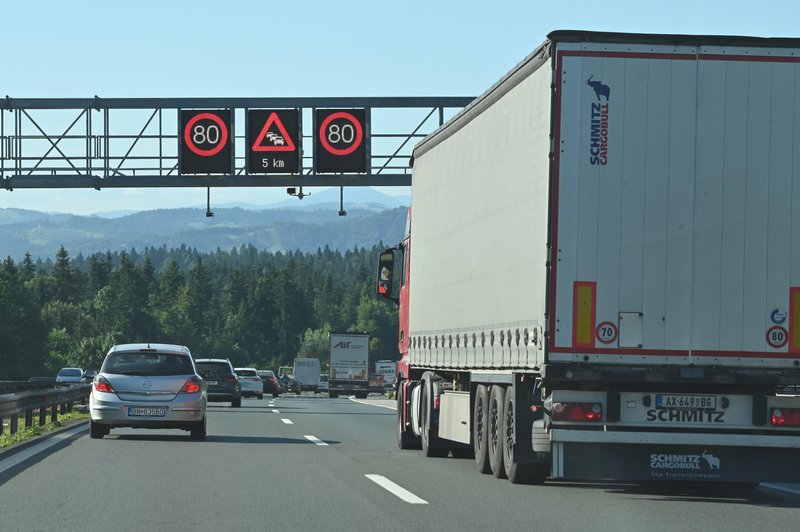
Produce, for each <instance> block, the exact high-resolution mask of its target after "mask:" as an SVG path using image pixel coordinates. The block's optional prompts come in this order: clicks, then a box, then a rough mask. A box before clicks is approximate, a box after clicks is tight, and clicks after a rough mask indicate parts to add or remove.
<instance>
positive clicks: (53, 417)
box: [50, 405, 58, 423]
mask: <svg viewBox="0 0 800 532" xmlns="http://www.w3.org/2000/svg"><path fill="white" fill-rule="evenodd" d="M56 421H58V406H56V405H53V406H51V407H50V423H55V422H56Z"/></svg>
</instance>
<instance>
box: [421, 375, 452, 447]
mask: <svg viewBox="0 0 800 532" xmlns="http://www.w3.org/2000/svg"><path fill="white" fill-rule="evenodd" d="M430 388H431V384H430V381H422V401H421V402H422V454H424V455H425V456H427V457H431V458H434V457H435V458H442V457H445V456H447V454H448V453H449V452H450V450H449V449H447V448H446V447H440V446H438V445H437V442H436V441H435V440H436V438H435V437H434V436H432V435H431V414H432V413H433V404H432V403H431V392H430Z"/></svg>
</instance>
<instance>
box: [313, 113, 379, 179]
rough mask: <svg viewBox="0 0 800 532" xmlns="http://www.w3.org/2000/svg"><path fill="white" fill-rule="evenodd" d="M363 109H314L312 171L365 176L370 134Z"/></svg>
mask: <svg viewBox="0 0 800 532" xmlns="http://www.w3.org/2000/svg"><path fill="white" fill-rule="evenodd" d="M366 115H367V113H366V110H365V109H317V110H315V112H314V132H315V134H314V137H315V138H314V170H315V171H316V172H317V173H343V172H354V173H366V171H367V145H368V138H369V134H368V131H367V126H366V121H365V119H366Z"/></svg>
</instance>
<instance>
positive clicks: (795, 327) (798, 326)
mask: <svg viewBox="0 0 800 532" xmlns="http://www.w3.org/2000/svg"><path fill="white" fill-rule="evenodd" d="M789 352H790V353H800V288H797V287H795V288H789Z"/></svg>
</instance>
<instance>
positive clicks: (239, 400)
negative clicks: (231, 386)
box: [231, 394, 242, 408]
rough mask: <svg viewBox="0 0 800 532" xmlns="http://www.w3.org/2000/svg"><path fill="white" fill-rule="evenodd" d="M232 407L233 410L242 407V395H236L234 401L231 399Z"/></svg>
mask: <svg viewBox="0 0 800 532" xmlns="http://www.w3.org/2000/svg"><path fill="white" fill-rule="evenodd" d="M231 406H232V407H233V408H239V407H240V406H242V396H241V395H238V394H237V395H234V396H233V399H231Z"/></svg>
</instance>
